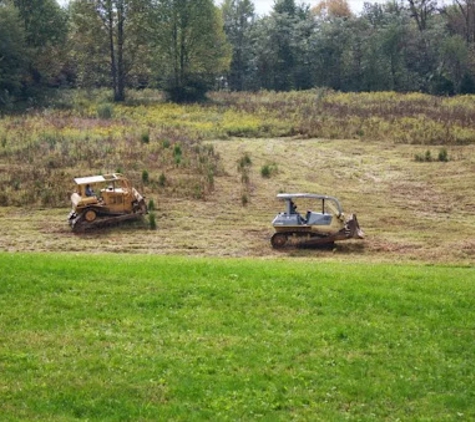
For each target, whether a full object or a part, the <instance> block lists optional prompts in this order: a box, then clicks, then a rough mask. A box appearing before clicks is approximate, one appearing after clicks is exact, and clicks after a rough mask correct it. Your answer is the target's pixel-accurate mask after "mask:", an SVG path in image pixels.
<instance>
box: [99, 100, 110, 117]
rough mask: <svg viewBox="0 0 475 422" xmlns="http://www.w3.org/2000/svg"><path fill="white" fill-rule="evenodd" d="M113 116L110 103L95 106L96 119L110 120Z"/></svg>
mask: <svg viewBox="0 0 475 422" xmlns="http://www.w3.org/2000/svg"><path fill="white" fill-rule="evenodd" d="M113 116H114V106H113V104H110V103H104V104H99V105H98V106H97V117H99V118H100V119H112V117H113Z"/></svg>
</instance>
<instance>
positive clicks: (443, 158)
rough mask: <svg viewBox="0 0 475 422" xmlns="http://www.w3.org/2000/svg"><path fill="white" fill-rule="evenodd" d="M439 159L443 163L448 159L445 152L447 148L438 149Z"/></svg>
mask: <svg viewBox="0 0 475 422" xmlns="http://www.w3.org/2000/svg"><path fill="white" fill-rule="evenodd" d="M438 158H439V161H442V162H444V163H446V162H447V161H449V156H448V153H447V149H445V148H442V149H441V150H440V151H439V156H438Z"/></svg>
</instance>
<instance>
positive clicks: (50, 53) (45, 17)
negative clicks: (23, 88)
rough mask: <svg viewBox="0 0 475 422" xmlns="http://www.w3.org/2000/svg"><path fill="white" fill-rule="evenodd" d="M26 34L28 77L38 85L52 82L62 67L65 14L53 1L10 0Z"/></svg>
mask: <svg viewBox="0 0 475 422" xmlns="http://www.w3.org/2000/svg"><path fill="white" fill-rule="evenodd" d="M13 4H14V5H15V7H16V8H17V9H18V13H19V16H20V19H21V21H22V23H23V27H24V28H25V33H26V43H27V46H28V49H29V52H30V58H31V60H30V74H31V77H32V79H33V81H34V82H35V83H37V84H40V83H41V84H45V83H50V82H52V81H53V79H54V78H55V77H57V76H58V74H59V73H60V71H61V69H62V67H63V65H64V45H65V41H66V36H67V15H66V12H65V11H64V10H63V9H61V7H59V5H58V3H57V2H56V0H13Z"/></svg>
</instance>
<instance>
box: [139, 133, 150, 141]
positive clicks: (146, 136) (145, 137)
mask: <svg viewBox="0 0 475 422" xmlns="http://www.w3.org/2000/svg"><path fill="white" fill-rule="evenodd" d="M140 140H141V141H142V143H143V144H148V143H149V142H150V132H149V131H148V130H147V131H144V132H142V135H141V136H140Z"/></svg>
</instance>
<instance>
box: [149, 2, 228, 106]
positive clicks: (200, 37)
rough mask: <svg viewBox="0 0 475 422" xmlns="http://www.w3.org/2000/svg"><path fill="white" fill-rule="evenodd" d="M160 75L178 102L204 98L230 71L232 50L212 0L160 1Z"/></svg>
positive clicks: (157, 7)
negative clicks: (221, 77) (220, 76)
mask: <svg viewBox="0 0 475 422" xmlns="http://www.w3.org/2000/svg"><path fill="white" fill-rule="evenodd" d="M155 10H156V17H157V18H156V26H155V28H154V35H155V40H156V48H157V52H158V57H159V59H160V62H159V63H158V65H157V70H159V72H160V74H159V75H157V77H159V78H160V79H161V80H162V82H163V83H164V87H165V89H166V91H167V92H168V94H169V96H170V98H171V99H172V100H174V101H195V100H199V99H201V98H203V96H204V95H205V93H206V91H207V90H208V89H210V88H211V87H212V86H213V84H214V81H215V78H216V77H217V76H219V75H222V74H223V73H224V72H226V71H227V70H228V69H229V63H230V60H231V48H230V45H229V44H228V43H227V41H226V36H225V33H224V29H223V20H222V15H221V12H220V10H219V9H218V8H217V7H216V6H215V5H214V4H213V1H212V0H157V1H156V3H155Z"/></svg>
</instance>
